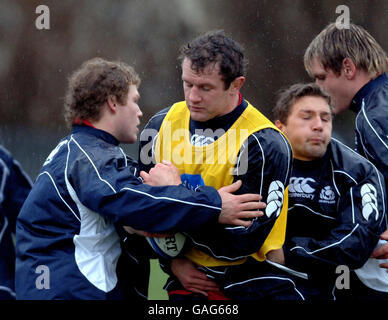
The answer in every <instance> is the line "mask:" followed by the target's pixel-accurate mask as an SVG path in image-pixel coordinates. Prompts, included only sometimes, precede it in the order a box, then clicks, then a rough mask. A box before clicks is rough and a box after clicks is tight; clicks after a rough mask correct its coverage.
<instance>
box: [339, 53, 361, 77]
mask: <svg viewBox="0 0 388 320" xmlns="http://www.w3.org/2000/svg"><path fill="white" fill-rule="evenodd" d="M341 71H342V72H343V74H344V76H345V78H346V79H348V80H353V79H354V77H355V76H356V71H357V68H356V65H355V64H354V62H353V60H352V59H350V58H345V59H344V60H343V61H342V69H341Z"/></svg>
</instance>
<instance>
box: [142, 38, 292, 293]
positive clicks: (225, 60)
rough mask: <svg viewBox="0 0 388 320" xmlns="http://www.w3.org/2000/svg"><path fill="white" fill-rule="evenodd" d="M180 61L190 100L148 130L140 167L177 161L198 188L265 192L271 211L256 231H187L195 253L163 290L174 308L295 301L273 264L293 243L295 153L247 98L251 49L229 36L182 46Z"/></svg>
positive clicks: (170, 269) (169, 267)
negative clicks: (191, 302)
mask: <svg viewBox="0 0 388 320" xmlns="http://www.w3.org/2000/svg"><path fill="white" fill-rule="evenodd" d="M180 61H181V62H182V81H183V88H184V93H185V101H182V102H178V103H175V104H173V105H172V106H171V107H169V108H167V109H164V110H162V111H160V112H159V113H157V114H156V115H155V116H154V117H152V119H151V120H150V121H149V123H148V124H147V126H146V128H145V129H144V131H143V132H142V135H141V138H140V140H141V141H140V153H139V161H140V163H141V168H142V169H143V170H145V171H148V170H149V169H150V168H152V166H154V165H155V163H158V162H162V161H163V160H164V161H170V162H172V163H173V164H174V165H175V166H176V167H177V168H178V169H179V171H180V173H181V180H182V182H183V184H185V185H186V186H187V187H188V188H191V189H193V190H195V189H196V188H197V187H198V186H201V185H208V186H212V187H214V188H217V189H218V188H220V187H223V186H225V185H229V184H231V183H232V182H234V181H237V180H242V182H243V184H242V187H241V188H240V189H239V190H238V191H237V192H238V193H239V194H243V193H246V192H250V193H258V194H260V195H262V201H264V202H265V203H266V205H267V206H266V208H265V215H264V216H262V217H259V218H256V219H254V220H253V221H252V224H251V225H250V226H249V227H232V226H226V227H225V226H223V227H219V226H215V225H213V224H212V225H210V224H207V225H203V227H201V228H200V230H197V231H196V232H190V233H185V236H186V237H187V238H188V239H189V240H190V241H191V244H192V247H191V249H190V250H188V251H187V252H186V253H185V256H184V257H183V258H177V259H173V260H172V261H168V260H167V261H164V260H163V261H162V262H161V264H162V267H163V268H164V270H165V271H166V272H167V273H169V274H170V275H171V278H170V279H169V281H168V283H167V285H166V287H165V289H166V290H167V291H168V292H169V297H170V299H174V300H182V299H201V298H208V299H212V298H215V299H226V298H229V299H271V298H273V299H282V298H285V299H286V298H289V297H290V296H293V295H294V294H295V288H294V286H293V284H292V282H291V281H289V279H288V278H287V275H286V274H283V273H282V272H281V271H280V270H279V269H277V268H276V267H274V265H273V264H270V263H267V258H268V257H271V252H272V251H273V250H276V249H278V248H281V247H282V245H283V242H284V238H285V229H286V221H287V199H288V197H287V193H288V183H289V176H290V171H291V161H292V150H291V147H290V145H289V143H288V141H287V139H286V138H285V136H284V135H283V134H282V133H281V132H280V131H279V130H278V129H277V128H276V127H275V126H274V125H273V124H272V123H271V121H269V120H268V119H267V118H266V117H265V116H264V115H263V114H262V113H260V112H259V111H258V110H257V109H256V108H255V107H253V106H252V105H251V104H250V103H249V102H248V101H247V100H245V99H244V98H243V97H242V95H241V93H240V88H241V87H242V85H243V84H244V82H245V77H244V71H245V70H244V69H245V64H246V63H245V60H244V54H243V49H242V47H241V46H240V45H239V44H238V43H236V42H235V41H234V40H232V39H231V38H229V37H227V36H226V35H225V34H224V32H222V31H215V32H209V33H207V34H205V35H202V36H199V37H198V38H196V39H194V40H193V41H192V42H190V43H189V44H187V45H186V46H183V47H182V49H181V55H180ZM271 259H272V260H276V257H274V258H271ZM277 262H282V261H277ZM210 279H213V280H210ZM293 297H294V296H293Z"/></svg>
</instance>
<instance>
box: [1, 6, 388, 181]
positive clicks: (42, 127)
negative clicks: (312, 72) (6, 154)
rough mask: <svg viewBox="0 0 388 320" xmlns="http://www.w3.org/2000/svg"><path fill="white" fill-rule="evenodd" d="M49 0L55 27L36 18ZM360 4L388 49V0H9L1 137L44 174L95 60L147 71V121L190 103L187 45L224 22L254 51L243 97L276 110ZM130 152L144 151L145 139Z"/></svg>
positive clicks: (345, 134)
mask: <svg viewBox="0 0 388 320" xmlns="http://www.w3.org/2000/svg"><path fill="white" fill-rule="evenodd" d="M41 4H44V5H46V6H48V8H49V10H50V29H49V30H44V29H43V30H39V29H37V27H36V25H35V21H36V19H37V18H38V17H39V15H40V13H36V12H35V10H36V8H37V6H38V5H41ZM339 5H346V6H348V7H349V10H350V19H351V21H352V22H354V23H357V24H360V25H362V26H364V27H365V28H366V29H367V30H369V32H370V33H371V34H372V35H373V36H374V37H375V38H376V39H377V41H378V42H379V43H380V44H381V45H382V46H383V48H384V49H385V50H388V36H387V30H388V19H387V17H388V1H387V0H357V1H345V0H339V1H335V0H325V1H323V0H322V1H312V0H293V1H289V0H276V1H266V0H249V1H235V0H121V1H120V0H98V1H91V0H90V1H87V0H83V1H80V0H77V1H76V0H66V1H54V0H38V1H35V0H0V143H2V144H3V145H4V146H5V147H6V148H8V149H9V150H10V151H11V152H12V153H13V154H14V156H15V157H16V158H17V159H18V160H19V161H20V162H21V164H22V166H23V168H24V169H25V170H26V172H27V173H28V174H29V175H30V176H31V177H32V179H35V177H36V176H37V174H38V172H39V170H40V167H41V165H42V163H43V162H44V159H45V158H46V157H47V155H48V153H49V152H50V151H51V150H52V149H53V148H54V147H55V145H56V144H57V142H58V140H59V139H60V138H61V137H62V136H64V135H66V134H67V132H68V129H67V128H66V126H65V124H64V120H63V114H62V105H63V97H64V94H65V90H66V84H67V77H68V76H69V74H70V73H71V72H72V71H73V70H74V69H76V68H78V67H79V66H80V64H81V63H82V62H83V61H85V60H87V59H90V58H92V57H96V56H99V57H104V58H107V59H119V60H123V61H125V62H127V63H129V64H131V65H133V66H134V67H135V69H136V70H137V71H138V73H139V74H140V76H141V78H142V85H141V87H140V93H141V96H142V98H141V100H140V106H141V108H142V110H143V114H144V116H143V119H142V122H143V125H144V124H146V123H147V121H148V120H149V119H150V117H151V116H152V115H153V114H154V113H155V112H157V111H158V110H160V109H162V108H164V107H167V106H169V105H170V104H171V103H173V102H175V101H178V100H182V99H183V92H182V86H181V80H180V66H179V65H178V63H177V52H178V49H179V47H180V46H181V45H182V44H183V43H185V42H187V41H189V40H191V39H192V38H194V37H195V36H197V35H199V34H200V33H203V32H205V31H208V30H212V29H223V30H225V32H226V33H227V34H229V35H230V36H232V37H233V38H234V39H235V40H237V41H238V42H240V43H241V44H242V45H243V46H244V47H245V50H246V56H247V58H248V60H249V68H248V72H247V74H246V77H247V80H246V83H245V85H244V87H243V89H242V93H243V95H244V96H245V97H246V98H247V99H248V100H249V101H250V102H251V103H252V104H253V105H254V106H256V107H257V108H258V109H260V110H261V111H262V112H263V113H264V114H265V115H266V116H267V117H270V118H271V117H272V113H271V110H272V107H273V105H274V101H275V94H276V92H277V91H278V90H279V89H281V88H283V87H285V86H289V85H290V84H292V83H295V82H300V81H309V80H310V79H309V78H308V76H307V74H306V73H305V71H304V67H303V59H302V57H303V53H304V50H305V48H306V47H307V46H308V44H309V43H310V41H311V40H312V39H313V37H314V36H315V35H316V34H317V33H319V32H320V30H322V28H324V27H325V26H326V25H327V24H328V23H329V22H334V21H336V19H337V18H338V16H339V15H340V14H338V13H336V8H337V6H339ZM354 116H355V115H353V114H352V113H351V112H350V111H349V112H346V113H345V114H343V115H341V116H338V117H337V118H336V119H335V130H334V135H335V136H336V137H338V138H339V139H340V140H342V141H343V142H345V143H347V144H348V145H350V146H351V147H353V146H354V142H353V141H354V134H353V123H354V122H353V121H354ZM124 149H125V150H126V151H127V152H128V153H129V154H130V155H131V156H132V157H135V158H137V151H136V145H132V146H124Z"/></svg>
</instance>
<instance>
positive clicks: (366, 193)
mask: <svg viewBox="0 0 388 320" xmlns="http://www.w3.org/2000/svg"><path fill="white" fill-rule="evenodd" d="M361 197H362V200H361V201H362V215H363V217H364V218H365V220H368V219H369V216H370V215H372V217H373V215H374V216H375V220H377V219H378V218H379V211H378V210H377V191H376V188H375V187H374V186H373V185H372V184H370V183H366V184H364V185H363V186H362V187H361Z"/></svg>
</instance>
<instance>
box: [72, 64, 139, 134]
mask: <svg viewBox="0 0 388 320" xmlns="http://www.w3.org/2000/svg"><path fill="white" fill-rule="evenodd" d="M130 85H136V86H137V87H138V86H139V85H140V78H139V76H138V74H137V73H136V71H135V70H134V69H133V68H132V67H131V66H129V65H127V64H126V63H124V62H118V61H107V60H104V59H102V58H93V59H91V60H88V61H86V62H84V63H83V64H82V65H81V67H80V68H79V69H77V70H76V71H74V72H73V74H72V75H71V76H70V78H69V82H68V88H67V92H66V96H65V103H64V107H65V119H66V123H67V125H68V126H69V127H70V126H71V125H72V124H73V123H74V121H75V120H99V118H100V109H101V108H100V107H101V106H102V105H103V104H104V103H105V102H106V101H107V100H108V98H109V97H110V96H114V97H116V99H117V101H118V102H119V103H120V104H124V103H125V100H126V99H127V97H128V90H129V86H130Z"/></svg>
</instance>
